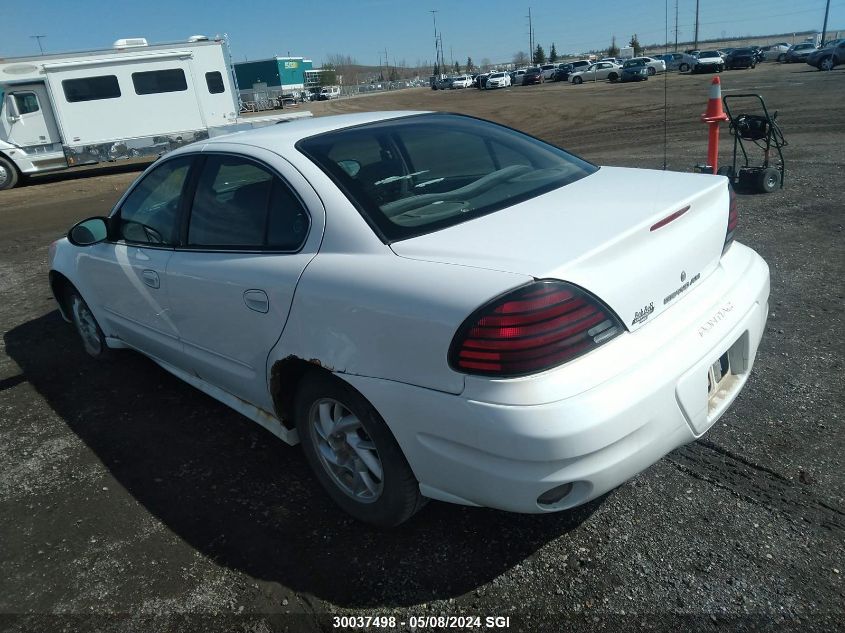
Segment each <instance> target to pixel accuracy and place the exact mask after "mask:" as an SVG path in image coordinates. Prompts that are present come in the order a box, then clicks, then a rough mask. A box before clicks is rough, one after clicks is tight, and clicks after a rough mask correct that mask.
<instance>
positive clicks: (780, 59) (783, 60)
mask: <svg viewBox="0 0 845 633" xmlns="http://www.w3.org/2000/svg"><path fill="white" fill-rule="evenodd" d="M785 61H786V53H781V54H780V55H778V62H780V63H781V64H782V63H784V62H785Z"/></svg>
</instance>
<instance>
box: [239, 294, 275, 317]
mask: <svg viewBox="0 0 845 633" xmlns="http://www.w3.org/2000/svg"><path fill="white" fill-rule="evenodd" d="M244 303H245V304H246V307H247V308H249V309H250V310H254V311H255V312H261V313H262V314H266V313H267V312H269V311H270V299H269V298H268V297H267V293H266V292H264V291H263V290H247V291H246V292H244Z"/></svg>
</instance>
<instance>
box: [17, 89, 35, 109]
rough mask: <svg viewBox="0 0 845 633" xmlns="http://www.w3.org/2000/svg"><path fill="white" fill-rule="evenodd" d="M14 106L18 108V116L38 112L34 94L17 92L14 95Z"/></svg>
mask: <svg viewBox="0 0 845 633" xmlns="http://www.w3.org/2000/svg"><path fill="white" fill-rule="evenodd" d="M15 105H16V106H17V107H18V114H30V113H32V112H38V110H39V108H38V97H36V96H35V93H34V92H18V93H16V94H15Z"/></svg>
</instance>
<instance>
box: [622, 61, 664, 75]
mask: <svg viewBox="0 0 845 633" xmlns="http://www.w3.org/2000/svg"><path fill="white" fill-rule="evenodd" d="M628 61H640V62H642V63H643V65H644V66H645V67H646V70H647V71H648V74H649V75H650V76H652V77H653V76H654V75H656V74H657V73H665V72H666V62H665V61H664V60H662V59H658V58H655V57H632V58H631V59H630V60H628ZM627 63H628V62H625V64H627ZM625 64H623V67H624V65H625Z"/></svg>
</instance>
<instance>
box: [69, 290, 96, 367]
mask: <svg viewBox="0 0 845 633" xmlns="http://www.w3.org/2000/svg"><path fill="white" fill-rule="evenodd" d="M71 311H72V313H73V321H74V323H75V324H76V329H77V331H78V332H79V336H80V337H81V338H82V344H83V345H84V346H85V351H86V352H88V353H89V354H91V355H92V356H97V355H99V354H100V352H102V350H103V343H102V341H101V340H100V333H99V331H98V330H97V321H96V319H94V315H93V314H91V310H90V309H89V308H88V306H87V305H85V302H84V301H83V300H82V299H81V298H80V297H79V296H78V295H73V297H72V298H71Z"/></svg>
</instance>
